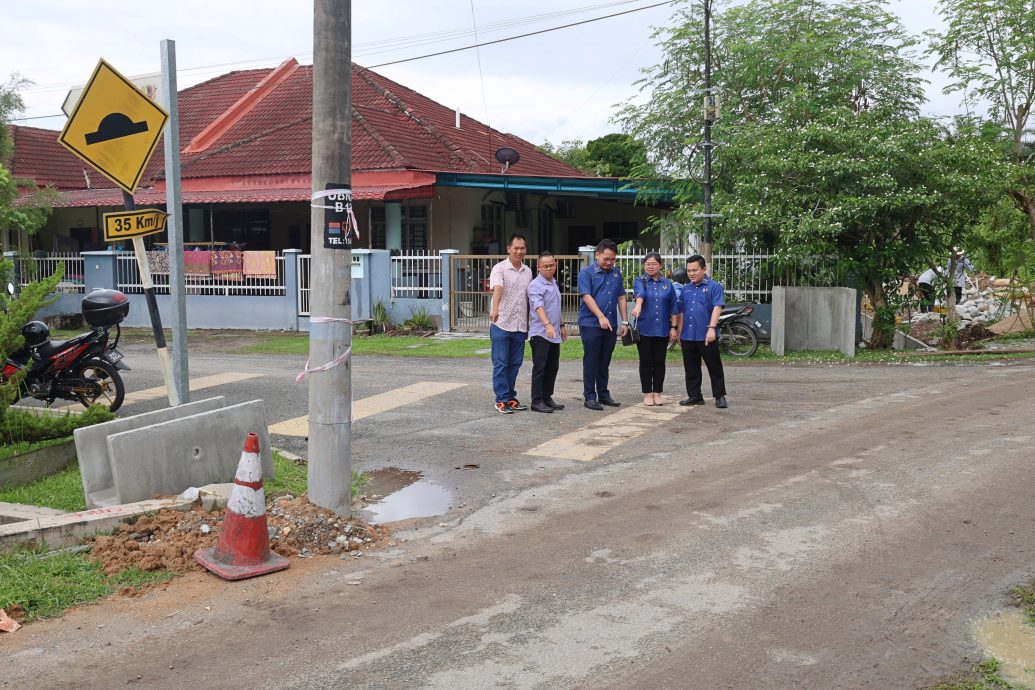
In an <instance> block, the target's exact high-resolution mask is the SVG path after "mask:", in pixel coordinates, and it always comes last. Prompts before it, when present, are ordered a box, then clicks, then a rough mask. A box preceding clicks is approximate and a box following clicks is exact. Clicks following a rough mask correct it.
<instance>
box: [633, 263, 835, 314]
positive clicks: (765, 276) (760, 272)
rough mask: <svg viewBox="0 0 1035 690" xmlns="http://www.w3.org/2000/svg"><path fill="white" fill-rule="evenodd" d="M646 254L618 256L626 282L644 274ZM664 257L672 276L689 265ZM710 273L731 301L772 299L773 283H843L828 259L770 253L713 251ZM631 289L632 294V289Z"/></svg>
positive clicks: (800, 284)
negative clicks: (783, 259) (786, 259)
mask: <svg viewBox="0 0 1035 690" xmlns="http://www.w3.org/2000/svg"><path fill="white" fill-rule="evenodd" d="M646 254H647V250H644V251H643V252H639V253H636V254H621V255H619V256H618V258H617V260H616V262H615V265H616V266H618V268H619V269H620V270H621V271H622V275H623V276H625V277H626V285H631V280H632V277H635V276H638V275H641V274H642V273H643V257H644V256H646ZM661 258H662V270H663V272H664V273H665V275H669V274H670V272H671V271H672V269H674V268H677V267H685V266H686V264H685V261H686V255H685V254H662V255H661ZM708 275H710V276H711V277H712V278H714V279H715V280H717V281H719V282H720V283H722V285H723V287H724V288H725V290H726V298H727V301H728V302H730V303H737V302H756V303H767V302H771V301H772V294H773V286H774V285H782V286H785V287H799V286H819V285H823V286H830V285H841V284H843V282H842V280H841V279H842V276H840V275H838V274H837V272H836V271H833V270H832V269H831V268H830V267H829V262H824V261H821V260H814V261H798V262H795V263H793V264H787V263H783V264H780V263H779V262H778V261H777V257H776V255H775V254H773V253H770V252H757V253H751V254H748V253H724V254H714V255H713V256H712V262H711V266H709V267H708ZM628 292H629V294H630V296H631V295H632V289H631V288H630V289H629V291H628Z"/></svg>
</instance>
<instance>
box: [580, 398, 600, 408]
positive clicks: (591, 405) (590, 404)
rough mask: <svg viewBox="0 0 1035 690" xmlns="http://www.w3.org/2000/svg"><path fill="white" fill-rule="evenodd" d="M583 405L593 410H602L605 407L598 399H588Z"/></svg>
mask: <svg viewBox="0 0 1035 690" xmlns="http://www.w3.org/2000/svg"><path fill="white" fill-rule="evenodd" d="M582 406H583V407H588V408H589V409H591V410H602V409H604V406H603V405H601V404H600V403H598V402H597V401H596V400H587V401H586V402H584V403H582Z"/></svg>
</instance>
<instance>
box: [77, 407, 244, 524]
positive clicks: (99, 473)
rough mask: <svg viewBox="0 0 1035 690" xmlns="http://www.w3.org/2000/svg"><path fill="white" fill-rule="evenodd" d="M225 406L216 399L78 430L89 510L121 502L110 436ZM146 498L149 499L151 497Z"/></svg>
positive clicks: (81, 466)
mask: <svg viewBox="0 0 1035 690" xmlns="http://www.w3.org/2000/svg"><path fill="white" fill-rule="evenodd" d="M225 405H226V399H225V398H223V397H221V396H217V397H214V398H207V399H205V400H198V401H196V402H192V403H187V404H185V405H179V406H177V407H167V408H165V409H161V410H156V411H154V412H145V413H144V414H138V415H133V416H132V417H123V418H121V419H113V420H112V421H110V422H104V423H103V424H95V425H93V426H88V427H83V428H81V429H76V430H75V434H74V438H75V448H76V454H77V455H78V456H79V474H80V475H81V476H82V478H83V493H84V494H86V506H87V507H88V508H99V507H103V506H113V505H118V504H119V503H120V502H121V501H119V497H118V495H117V492H116V491H115V490H114V488H115V482H114V480H113V479H112V474H111V460H110V459H109V457H108V443H107V439H108V437H109V436H111V435H113V434H119V433H122V432H125V431H131V430H133V429H140V428H142V427H145V426H150V425H152V424H159V423H161V422H168V421H170V420H173V419H181V418H183V417H187V416H190V415H195V414H198V413H201V412H208V411H210V410H217V409H219V408H221V407H224V406H225ZM146 498H150V496H147V497H146Z"/></svg>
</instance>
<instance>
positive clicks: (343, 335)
mask: <svg viewBox="0 0 1035 690" xmlns="http://www.w3.org/2000/svg"><path fill="white" fill-rule="evenodd" d="M313 20H314V21H313V157H312V170H313V173H312V179H313V202H312V206H313V208H312V231H311V233H310V237H311V239H312V243H311V252H312V264H311V269H310V271H311V272H310V284H311V285H312V286H313V287H314V289H313V291H312V295H311V298H310V305H311V314H312V316H311V317H310V320H309V362H310V363H312V365H313V366H312V367H310V366H309V363H307V364H306V369H307V371H308V372H310V374H309V500H310V502H312V503H314V504H316V505H318V506H322V507H324V508H328V509H330V510H333V511H334V512H336V513H338V514H339V515H343V516H346V517H347V516H349V515H350V514H351V503H352V501H351V486H350V482H351V479H352V476H351V475H352V473H351V469H352V467H351V464H352V463H351V460H352V458H351V454H352V449H351V433H352V368H351V367H352V365H351V362H350V359H349V353H350V349H351V345H352V322H351V319H352V270H351V267H352V251H351V249H350V246H351V238H350V237H348V235H347V234H346V236H345V238H344V240H345V241H344V242H343V241H341V239H340V237H341V235H340V233H341V228H342V225H341V217H342V215H343V211H344V210H346V203H347V212H348V214H347V215H348V216H351V215H352V214H351V191H350V189H351V185H352V176H351V168H352V2H351V0H315V3H314V12H313ZM328 200H330V201H328ZM335 207H337V209H335ZM332 233H337V234H336V235H334V236H332Z"/></svg>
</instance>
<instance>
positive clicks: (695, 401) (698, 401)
mask: <svg viewBox="0 0 1035 690" xmlns="http://www.w3.org/2000/svg"><path fill="white" fill-rule="evenodd" d="M715 402H718V400H716V401H715ZM679 404H680V405H682V406H683V407H689V406H691V405H703V404H704V398H683V399H682V400H680V401H679Z"/></svg>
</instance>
